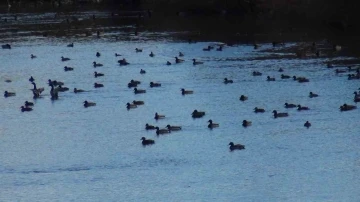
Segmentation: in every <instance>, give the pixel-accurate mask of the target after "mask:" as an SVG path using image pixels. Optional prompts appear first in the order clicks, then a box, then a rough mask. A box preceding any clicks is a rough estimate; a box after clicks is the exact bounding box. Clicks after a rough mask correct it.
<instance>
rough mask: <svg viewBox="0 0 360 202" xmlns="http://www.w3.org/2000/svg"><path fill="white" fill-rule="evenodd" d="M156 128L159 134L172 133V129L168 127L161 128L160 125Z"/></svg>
mask: <svg viewBox="0 0 360 202" xmlns="http://www.w3.org/2000/svg"><path fill="white" fill-rule="evenodd" d="M155 129H156V134H157V135H160V134H168V133H171V131H170V130H169V129H167V128H163V129H159V127H155Z"/></svg>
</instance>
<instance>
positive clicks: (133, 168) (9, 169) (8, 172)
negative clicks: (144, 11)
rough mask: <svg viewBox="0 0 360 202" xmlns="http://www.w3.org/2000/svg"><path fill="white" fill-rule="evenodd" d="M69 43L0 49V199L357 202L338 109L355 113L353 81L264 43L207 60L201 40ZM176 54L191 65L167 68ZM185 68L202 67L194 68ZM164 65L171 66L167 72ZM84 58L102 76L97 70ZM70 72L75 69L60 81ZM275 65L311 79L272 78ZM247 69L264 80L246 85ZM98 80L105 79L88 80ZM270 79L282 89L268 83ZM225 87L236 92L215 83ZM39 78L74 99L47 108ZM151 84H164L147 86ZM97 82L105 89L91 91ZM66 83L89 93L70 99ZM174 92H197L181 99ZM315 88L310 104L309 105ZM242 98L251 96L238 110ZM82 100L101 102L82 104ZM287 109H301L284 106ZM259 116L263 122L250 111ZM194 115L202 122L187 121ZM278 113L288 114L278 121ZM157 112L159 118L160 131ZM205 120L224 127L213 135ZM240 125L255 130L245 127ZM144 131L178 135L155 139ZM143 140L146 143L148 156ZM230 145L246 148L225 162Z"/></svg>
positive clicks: (356, 156) (345, 123)
mask: <svg viewBox="0 0 360 202" xmlns="http://www.w3.org/2000/svg"><path fill="white" fill-rule="evenodd" d="M71 42H72V41H66V40H50V39H45V40H44V39H39V40H36V39H34V40H32V41H31V42H29V41H27V42H17V43H14V44H13V48H12V49H11V50H4V49H0V61H1V65H0V72H1V73H0V81H1V85H0V91H1V92H4V91H5V90H8V91H14V92H16V96H15V97H8V98H4V97H3V98H1V99H0V109H1V113H0V201H27V202H28V201H207V202H208V201H273V202H278V201H327V202H329V201H354V202H355V201H359V200H360V192H359V187H360V177H359V174H360V169H359V168H360V152H359V143H360V136H359V134H360V127H359V125H360V113H359V110H358V109H357V110H353V111H348V112H340V111H339V106H340V105H342V104H344V103H348V104H354V103H353V102H352V98H353V94H352V93H353V92H354V91H356V90H357V89H358V88H359V87H360V84H359V81H357V80H351V81H348V80H347V77H346V75H336V74H335V73H334V70H333V69H327V68H326V64H325V63H326V61H328V60H329V58H325V57H323V58H313V59H266V58H265V57H266V56H268V55H269V53H267V52H263V51H261V50H264V49H268V48H271V46H270V44H262V46H261V48H260V50H253V48H252V46H250V45H238V46H234V47H227V46H226V47H225V48H224V50H223V51H222V52H218V51H215V50H213V51H210V52H204V51H202V48H204V47H206V46H207V45H208V44H209V43H196V44H187V43H180V42H173V41H171V40H170V41H168V40H165V39H164V40H160V41H152V40H150V41H148V40H143V39H141V38H140V39H138V38H136V40H135V39H134V40H129V41H109V40H102V39H93V40H88V41H81V42H79V43H78V42H77V41H75V47H74V48H67V47H66V45H67V44H68V43H71ZM210 44H211V42H210ZM291 45H294V44H288V46H291ZM135 48H143V52H142V53H135ZM150 51H153V52H154V53H155V57H154V58H151V57H149V56H148V55H149V53H150ZM179 51H181V52H183V53H184V54H185V57H184V59H185V60H186V61H185V62H184V63H181V64H174V56H177V55H178V52H179ZM96 52H100V53H101V57H99V58H97V57H96V56H95V54H96ZM115 53H119V54H122V55H123V57H124V58H126V59H127V61H128V62H130V63H131V64H130V65H129V66H119V65H118V63H117V60H119V59H121V58H123V57H115V56H114V54H115ZM30 54H34V55H36V56H37V58H36V59H31V58H30ZM61 56H64V57H70V58H71V60H70V61H68V62H61V60H60V57H61ZM257 57H264V59H261V60H259V59H256V58H257ZM192 58H196V59H198V60H199V61H203V62H204V64H203V65H198V66H193V65H192V62H191V59H192ZM344 59H346V58H344ZM168 60H169V61H170V62H172V63H173V65H171V66H167V65H165V63H166V61H168ZM93 61H96V62H99V63H102V64H104V66H103V67H98V68H96V69H95V68H94V67H93V66H92V62H93ZM65 65H67V66H70V67H74V71H72V72H65V71H64V70H63V67H64V66H65ZM280 67H281V68H283V69H284V70H285V72H283V74H288V75H291V76H293V75H296V76H306V77H307V78H309V79H310V82H309V83H298V82H295V81H293V80H292V79H289V80H281V79H280V75H281V73H280V72H278V71H277V70H278V69H279V68H280ZM141 68H142V69H144V70H146V71H147V73H146V74H144V75H141V74H140V73H139V72H140V69H141ZM254 70H256V71H260V72H262V73H263V76H260V77H253V76H251V72H252V71H254ZM94 71H97V72H101V73H104V74H105V76H104V77H99V78H94V76H93V72H94ZM268 75H269V76H274V77H276V79H277V80H276V81H275V82H268V81H266V76H268ZM30 76H33V77H34V78H35V80H36V81H35V82H36V84H37V87H38V88H39V87H45V91H44V92H43V96H42V98H40V99H36V100H33V99H32V92H31V91H30V90H29V89H31V88H32V85H31V84H30V82H29V81H28V79H29V77H30ZM225 77H227V78H229V79H233V80H234V83H233V84H227V85H226V84H224V83H223V79H224V78H225ZM6 79H11V80H12V82H10V83H6V82H5V80H6ZM48 79H52V80H58V81H63V82H64V83H65V86H66V87H69V88H70V91H68V92H64V93H60V98H59V99H58V100H55V101H52V100H51V99H50V94H49V91H50V87H49V86H47V84H46V83H47V80H48ZM131 79H134V80H140V81H141V82H142V83H141V85H140V86H139V88H141V89H146V91H147V93H146V94H137V95H135V94H134V93H133V91H132V89H129V88H128V87H127V83H128V82H129V81H130V80H131ZM150 81H154V82H160V83H161V84H162V86H161V87H160V88H150V87H149V82H150ZM94 82H98V83H103V84H104V86H105V87H104V88H99V89H94V88H93V84H94ZM74 87H76V88H81V89H85V90H89V92H86V93H82V94H74V93H73V92H72V89H73V88H74ZM181 88H185V89H189V90H193V91H194V94H192V95H186V96H182V95H181V91H180V89H181ZM310 91H313V92H315V93H317V94H319V97H317V98H309V97H308V94H309V92H310ZM241 94H244V95H247V96H248V97H249V99H248V100H247V101H245V102H241V101H240V100H239V97H240V95H241ZM26 100H29V101H33V102H34V103H35V106H34V107H33V111H31V112H21V111H20V106H22V105H23V103H24V101H26ZM84 100H88V101H92V102H96V103H97V105H96V106H95V107H89V108H84V107H83V105H82V102H83V101H84ZM133 100H143V101H144V102H145V105H143V106H139V107H138V108H136V109H131V110H129V111H128V110H127V109H126V106H125V104H126V103H127V102H131V101H133ZM285 102H288V103H295V104H301V105H304V106H308V107H310V110H309V111H301V112H298V111H297V110H296V109H285V108H284V106H283V105H284V103H285ZM254 107H262V108H265V110H266V112H265V113H263V114H255V113H254V112H253V108H254ZM194 109H197V110H200V111H205V112H206V115H205V117H203V118H200V119H192V118H191V112H192V111H193V110H194ZM275 109H276V110H278V111H279V112H288V113H289V117H286V118H278V119H274V118H273V116H272V113H271V111H272V110H275ZM155 112H158V113H159V114H164V115H165V116H166V117H165V119H163V120H158V121H156V120H155V119H154V118H153V117H154V114H155ZM209 119H212V120H213V121H214V122H216V123H219V124H220V127H219V128H215V129H213V130H210V129H208V128H207V124H208V123H207V121H208V120H209ZM244 119H246V120H249V121H252V126H250V127H248V128H243V127H242V126H241V123H242V120H244ZM307 120H308V121H310V122H311V123H312V126H311V127H310V128H309V129H306V128H305V127H304V126H303V124H304V123H305V121H307ZM146 123H149V124H153V125H157V126H159V127H160V128H163V127H165V126H166V125H167V124H171V125H180V126H182V130H181V131H178V132H172V133H171V134H168V135H160V136H157V135H156V134H155V131H146V130H145V124H146ZM143 136H144V137H146V138H149V139H154V140H155V141H156V143H155V145H152V146H147V147H143V146H142V145H141V140H140V138H141V137H143ZM231 141H232V142H234V143H241V144H244V145H245V147H246V149H245V150H241V151H233V152H230V151H229V148H228V144H229V142H231Z"/></svg>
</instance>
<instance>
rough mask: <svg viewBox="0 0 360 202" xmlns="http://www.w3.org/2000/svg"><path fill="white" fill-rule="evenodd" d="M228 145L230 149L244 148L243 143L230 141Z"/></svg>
mask: <svg viewBox="0 0 360 202" xmlns="http://www.w3.org/2000/svg"><path fill="white" fill-rule="evenodd" d="M229 145H230V150H231V151H233V150H242V149H245V145H242V144H234V143H233V142H230V143H229Z"/></svg>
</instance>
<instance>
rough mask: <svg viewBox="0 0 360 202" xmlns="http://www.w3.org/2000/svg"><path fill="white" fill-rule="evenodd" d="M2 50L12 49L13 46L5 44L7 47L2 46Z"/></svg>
mask: <svg viewBox="0 0 360 202" xmlns="http://www.w3.org/2000/svg"><path fill="white" fill-rule="evenodd" d="M1 48H2V49H11V45H10V44H5V45H1Z"/></svg>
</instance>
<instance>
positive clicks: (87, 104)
mask: <svg viewBox="0 0 360 202" xmlns="http://www.w3.org/2000/svg"><path fill="white" fill-rule="evenodd" d="M92 106H96V103H95V102H88V101H87V100H85V101H84V107H92Z"/></svg>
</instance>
